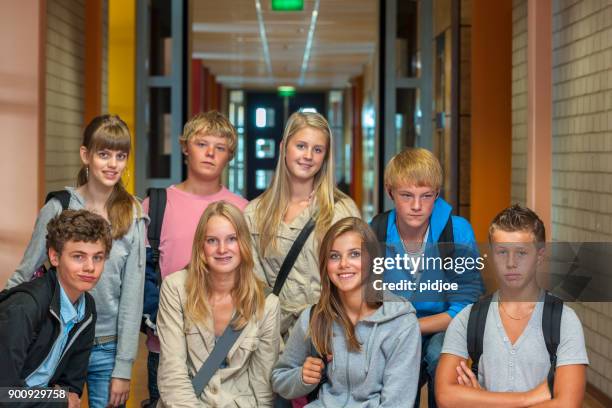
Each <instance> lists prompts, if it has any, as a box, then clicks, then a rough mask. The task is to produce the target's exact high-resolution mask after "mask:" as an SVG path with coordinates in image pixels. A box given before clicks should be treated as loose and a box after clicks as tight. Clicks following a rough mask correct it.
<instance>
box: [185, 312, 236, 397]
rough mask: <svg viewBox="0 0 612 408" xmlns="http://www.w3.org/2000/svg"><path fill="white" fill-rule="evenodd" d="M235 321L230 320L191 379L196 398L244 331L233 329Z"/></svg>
mask: <svg viewBox="0 0 612 408" xmlns="http://www.w3.org/2000/svg"><path fill="white" fill-rule="evenodd" d="M235 319H236V317H234V318H232V320H231V321H230V322H229V324H228V325H227V327H226V328H225V330H224V331H223V334H222V335H221V337H219V338H218V339H217V342H216V343H215V346H214V347H213V350H212V352H211V353H210V355H209V356H208V358H207V359H206V361H204V364H202V367H200V369H199V370H198V372H197V373H196V375H195V376H194V377H193V378H192V379H191V384H192V385H193V389H194V390H195V393H196V395H197V396H198V397H199V396H200V394H201V393H202V391H204V388H205V387H206V385H207V384H208V383H209V382H210V379H211V378H212V377H213V375H215V373H216V372H217V370H218V369H219V367H221V364H222V363H223V360H225V359H226V358H227V354H228V353H229V351H230V349H231V348H232V346H233V345H234V343H236V340H238V337H240V333H242V330H243V329H244V328H242V329H239V330H236V329H234V327H233V324H234V320H235Z"/></svg>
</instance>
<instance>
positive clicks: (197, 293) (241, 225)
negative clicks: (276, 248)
mask: <svg viewBox="0 0 612 408" xmlns="http://www.w3.org/2000/svg"><path fill="white" fill-rule="evenodd" d="M214 216H221V217H224V218H225V219H227V220H228V221H229V222H230V223H231V224H232V225H233V226H234V229H235V230H236V237H237V239H238V247H239V248H240V258H241V261H240V265H239V266H238V276H237V278H236V285H235V286H234V288H233V290H232V297H233V299H234V303H235V306H236V316H237V319H236V321H235V326H234V328H236V329H240V328H242V327H244V326H245V325H246V324H247V323H248V322H249V320H250V319H251V318H252V317H253V315H255V314H257V318H258V319H261V317H262V316H263V309H264V304H265V294H264V283H263V282H262V281H261V280H259V279H258V278H257V277H256V276H255V274H254V273H253V266H254V262H253V253H252V252H251V234H250V233H249V229H248V227H247V223H246V221H245V219H244V216H243V215H242V212H240V210H239V209H238V208H236V207H235V206H234V205H232V204H230V203H228V202H225V201H218V202H216V203H213V204H210V205H209V206H208V207H207V208H206V210H205V211H204V213H203V214H202V217H201V218H200V222H199V223H198V227H197V229H196V233H195V238H194V240H193V248H192V252H191V262H190V263H189V265H188V266H187V280H186V282H185V290H186V292H187V302H186V306H185V314H186V315H187V317H189V318H190V319H191V320H192V321H193V322H204V323H205V322H206V321H207V319H208V318H209V317H210V316H211V315H212V311H211V307H210V304H209V302H208V299H209V298H210V296H211V295H212V288H211V282H210V279H211V276H210V271H209V269H208V266H207V265H206V257H205V255H204V249H203V248H204V241H205V239H206V228H207V225H208V221H210V219H211V218H212V217H214Z"/></svg>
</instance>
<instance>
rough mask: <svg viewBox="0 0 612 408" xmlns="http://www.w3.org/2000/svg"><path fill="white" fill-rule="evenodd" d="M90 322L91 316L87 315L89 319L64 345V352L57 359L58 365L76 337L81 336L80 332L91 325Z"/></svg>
mask: <svg viewBox="0 0 612 408" xmlns="http://www.w3.org/2000/svg"><path fill="white" fill-rule="evenodd" d="M91 320H92V315H89V318H88V319H87V320H86V321H84V322H83V324H82V325H81V327H79V329H78V330H77V331H76V332H75V333H74V335H73V336H72V338H71V339H70V342H69V343H68V344H67V345H66V348H64V351H63V353H62V355H61V356H60V358H59V361H58V365H59V363H60V362H61V361H62V359H63V358H64V355H65V354H66V352H67V351H68V350H70V347H71V346H72V344H73V343H74V342H75V341H76V339H77V337H79V334H81V332H82V331H83V330H85V329H86V328H87V326H89V324H90V323H91Z"/></svg>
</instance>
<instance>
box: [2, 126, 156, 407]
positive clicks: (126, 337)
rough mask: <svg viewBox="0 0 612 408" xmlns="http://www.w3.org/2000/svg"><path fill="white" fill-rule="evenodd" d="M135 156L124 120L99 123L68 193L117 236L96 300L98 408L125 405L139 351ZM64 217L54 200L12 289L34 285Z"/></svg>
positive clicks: (92, 364)
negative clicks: (49, 236)
mask: <svg viewBox="0 0 612 408" xmlns="http://www.w3.org/2000/svg"><path fill="white" fill-rule="evenodd" d="M130 148H131V142H130V132H129V129H128V127H127V125H126V124H125V122H123V120H121V119H120V118H119V117H118V116H115V115H102V116H98V117H96V118H94V119H93V120H92V121H91V122H90V123H89V124H88V125H87V127H86V128H85V131H84V133H83V143H82V144H81V148H80V152H79V153H80V157H81V161H82V163H83V165H82V167H81V169H80V171H79V174H78V177H77V187H76V188H71V187H66V190H67V191H68V192H69V193H70V203H69V208H70V209H73V210H80V209H86V210H89V211H92V212H94V213H96V214H99V215H101V216H102V217H104V218H105V219H106V220H107V221H108V222H109V223H110V225H111V230H112V234H113V246H112V250H111V252H110V255H109V258H108V259H107V260H106V263H105V265H104V271H103V272H102V276H101V278H100V280H99V282H98V284H97V285H96V286H95V288H94V289H93V290H92V291H91V292H90V293H91V295H92V296H93V297H94V299H95V302H96V311H97V321H96V337H95V339H94V346H93V348H92V350H91V355H90V359H89V367H88V372H87V379H86V381H87V393H88V398H89V406H90V407H92V408H98V407H99V408H105V407H106V406H107V405H109V404H110V405H112V406H119V405H122V404H124V403H125V401H126V400H127V399H128V396H129V392H130V378H131V374H132V365H133V363H134V359H135V358H136V354H137V351H138V332H139V327H140V319H141V315H142V300H143V285H144V271H145V247H144V237H145V232H144V231H145V221H146V215H144V213H143V212H142V209H141V207H140V204H139V203H138V201H137V200H136V199H135V198H134V197H133V196H132V195H131V194H130V193H128V192H127V191H126V189H125V187H124V186H123V183H122V181H121V176H122V175H123V173H124V171H125V169H126V166H127V162H128V157H129V154H130ZM61 211H62V205H61V203H60V201H59V200H58V199H55V198H54V199H51V200H50V201H49V202H48V203H47V204H45V206H44V207H43V208H42V209H41V210H40V213H39V215H38V218H37V220H36V224H35V226H34V232H33V234H32V239H31V241H30V243H29V245H28V247H27V249H26V252H25V254H24V256H23V259H22V261H21V263H20V264H19V266H18V267H17V270H16V271H15V273H14V274H13V276H12V277H11V279H10V280H9V282H8V284H7V288H8V287H12V286H15V285H17V284H19V283H21V282H24V281H27V280H30V279H32V277H33V275H34V273H35V271H36V270H37V269H38V268H39V267H40V266H41V265H43V263H44V262H45V260H46V258H47V250H46V248H45V241H46V239H45V235H46V229H47V223H48V222H49V220H51V219H52V218H53V217H55V216H56V215H58V214H59V213H60V212H61ZM84 380H85V379H84Z"/></svg>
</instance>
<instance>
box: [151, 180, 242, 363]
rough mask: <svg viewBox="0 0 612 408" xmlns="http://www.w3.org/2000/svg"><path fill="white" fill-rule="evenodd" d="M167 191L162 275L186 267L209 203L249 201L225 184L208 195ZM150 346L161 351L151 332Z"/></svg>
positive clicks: (168, 189)
mask: <svg viewBox="0 0 612 408" xmlns="http://www.w3.org/2000/svg"><path fill="white" fill-rule="evenodd" d="M166 192H167V194H166V195H167V198H166V210H165V212H164V220H163V222H162V229H161V237H160V243H159V268H160V270H161V275H162V278H165V277H166V276H168V275H169V274H171V273H173V272H177V271H180V270H181V269H184V268H185V266H187V264H188V263H189V261H190V260H191V247H192V246H193V239H194V237H195V232H196V228H197V227H198V223H199V222H200V217H201V216H202V213H203V212H204V210H205V209H206V207H208V205H209V204H211V203H214V202H216V201H222V200H223V201H227V202H229V203H231V204H234V205H235V206H236V207H238V208H240V210H244V208H245V207H246V206H247V204H248V203H249V202H248V201H247V200H245V199H244V198H242V197H241V196H239V195H237V194H234V193H232V192H231V191H229V190H228V189H227V188H225V187H221V190H219V192H217V193H215V194H211V195H207V196H199V195H196V194H191V193H187V192H185V191H181V190H179V189H178V188H176V187H175V186H170V187H168V188H167V189H166ZM142 204H143V208H144V210H145V211H146V212H147V213H148V212H149V199H148V198H147V199H145V200H144V202H143V203H142ZM147 346H148V347H149V350H151V351H156V352H159V341H158V339H157V338H156V337H154V336H149V338H148V340H147Z"/></svg>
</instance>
